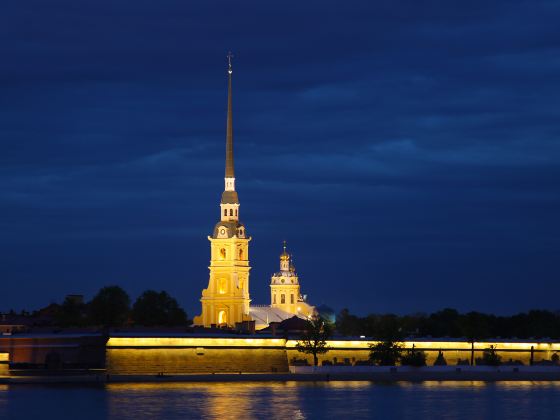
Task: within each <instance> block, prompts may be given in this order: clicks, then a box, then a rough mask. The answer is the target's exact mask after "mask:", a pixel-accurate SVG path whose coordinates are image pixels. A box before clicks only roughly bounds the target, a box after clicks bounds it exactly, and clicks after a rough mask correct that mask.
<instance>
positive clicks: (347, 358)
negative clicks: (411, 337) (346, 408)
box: [286, 340, 560, 365]
mask: <svg viewBox="0 0 560 420" xmlns="http://www.w3.org/2000/svg"><path fill="white" fill-rule="evenodd" d="M296 343H297V341H296V340H288V341H287V343H286V347H287V349H288V351H287V355H288V360H289V362H290V363H291V362H292V360H293V359H298V360H302V359H305V360H307V362H308V363H309V364H313V356H311V355H306V354H303V353H300V352H298V351H297V350H296V349H295V345H296ZM370 343H372V342H371V341H370V342H368V341H365V340H360V341H343V340H331V341H328V343H327V345H328V346H329V347H330V350H329V351H328V352H327V353H326V354H322V355H319V356H318V358H319V364H321V363H322V361H323V360H327V361H330V362H333V363H335V362H336V363H345V362H348V363H350V364H354V363H355V362H356V361H366V360H368V358H369V344H370ZM413 345H414V348H415V349H417V350H422V351H424V352H425V353H426V356H427V360H426V363H427V364H428V365H433V364H434V362H435V360H436V358H437V356H438V353H439V351H440V350H441V351H442V352H443V356H444V357H445V359H446V361H447V364H449V365H455V364H457V362H458V361H459V360H460V359H461V360H465V359H466V360H469V361H470V358H471V351H472V349H471V343H469V342H456V341H418V342H413V341H407V342H405V343H404V348H405V349H410V348H412V346H413ZM490 345H493V346H494V347H495V348H496V353H497V354H498V355H499V356H501V358H502V362H508V361H510V359H511V360H512V361H520V362H522V363H523V364H525V365H529V364H530V360H531V347H533V361H534V362H539V361H541V360H550V358H551V357H552V355H553V354H554V353H558V355H560V344H558V343H517V342H493V343H490V342H484V343H480V342H477V343H475V344H474V357H475V359H476V358H478V357H482V354H483V352H484V349H486V348H488V347H489V346H490Z"/></svg>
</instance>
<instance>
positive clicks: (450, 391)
mask: <svg viewBox="0 0 560 420" xmlns="http://www.w3.org/2000/svg"><path fill="white" fill-rule="evenodd" d="M50 418H52V419H60V418H70V419H103V418H111V419H134V420H139V419H145V418H146V419H188V418H203V419H229V418H232V419H239V420H240V419H325V418H336V419H350V418H351V419H361V418H373V419H436V420H443V419H469V420H473V419H557V418H560V382H494V383H486V382H419V383H410V382H398V383H386V384H383V383H372V382H368V381H356V382H335V381H332V382H317V383H306V382H272V383H266V382H265V383H262V382H260V383H255V382H235V383H231V382H228V383H163V384H162V383H146V384H107V385H98V386H75V385H73V386H69V385H0V419H50Z"/></svg>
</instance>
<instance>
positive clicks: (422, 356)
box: [401, 349, 426, 366]
mask: <svg viewBox="0 0 560 420" xmlns="http://www.w3.org/2000/svg"><path fill="white" fill-rule="evenodd" d="M401 364H402V365H403V366H426V353H424V352H423V351H421V350H414V349H412V350H408V351H407V352H406V353H404V354H403V355H402V356H401Z"/></svg>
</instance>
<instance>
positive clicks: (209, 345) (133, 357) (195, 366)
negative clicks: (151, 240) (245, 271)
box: [106, 337, 560, 374]
mask: <svg viewBox="0 0 560 420" xmlns="http://www.w3.org/2000/svg"><path fill="white" fill-rule="evenodd" d="M296 343H297V341H296V340H285V339H280V338H225V337H221V338H218V337H216V338H211V337H148V338H146V337H111V338H110V339H109V341H108V343H107V352H106V367H107V373H109V374H157V373H160V372H163V373H165V374H174V373H175V374H179V373H213V372H215V373H220V372H287V371H288V364H289V362H291V361H292V360H293V359H299V360H301V359H306V360H307V361H308V363H309V364H312V356H308V355H305V354H303V353H300V352H298V351H297V350H296V349H295V345H296ZM370 343H372V342H371V341H364V340H356V341H347V340H331V341H329V342H328V345H329V347H330V348H331V349H330V350H329V352H328V353H326V354H324V355H320V356H319V363H321V361H323V360H329V361H331V362H334V361H336V362H338V363H344V362H348V363H350V364H353V363H355V362H357V361H365V360H368V356H369V344H370ZM404 344H405V348H411V347H412V346H413V345H414V347H415V348H416V349H418V350H424V351H426V353H427V356H428V360H427V363H428V365H432V364H433V363H434V361H435V359H436V357H437V354H438V352H439V351H440V350H441V351H443V354H444V357H445V359H446V360H447V363H448V364H449V365H454V364H456V363H457V361H458V359H463V360H465V359H467V360H470V357H471V343H468V342H435V341H430V342H429V341H415V342H412V341H409V342H405V343H404ZM490 344H493V345H495V346H496V348H497V352H498V354H499V355H500V356H502V361H504V362H507V361H509V360H510V359H512V360H519V361H521V362H522V363H524V364H525V365H528V364H529V361H530V357H531V356H530V355H531V346H533V354H534V361H535V362H538V361H540V360H550V358H551V356H552V355H553V354H554V353H555V352H558V353H559V354H560V343H511V342H495V343H475V345H474V351H475V354H474V356H475V358H476V357H481V356H482V352H483V350H484V349H485V348H487V347H488V346H489V345H490Z"/></svg>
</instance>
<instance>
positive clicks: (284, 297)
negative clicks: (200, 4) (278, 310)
mask: <svg viewBox="0 0 560 420" xmlns="http://www.w3.org/2000/svg"><path fill="white" fill-rule="evenodd" d="M280 303H286V295H284V294H282V295H280Z"/></svg>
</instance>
